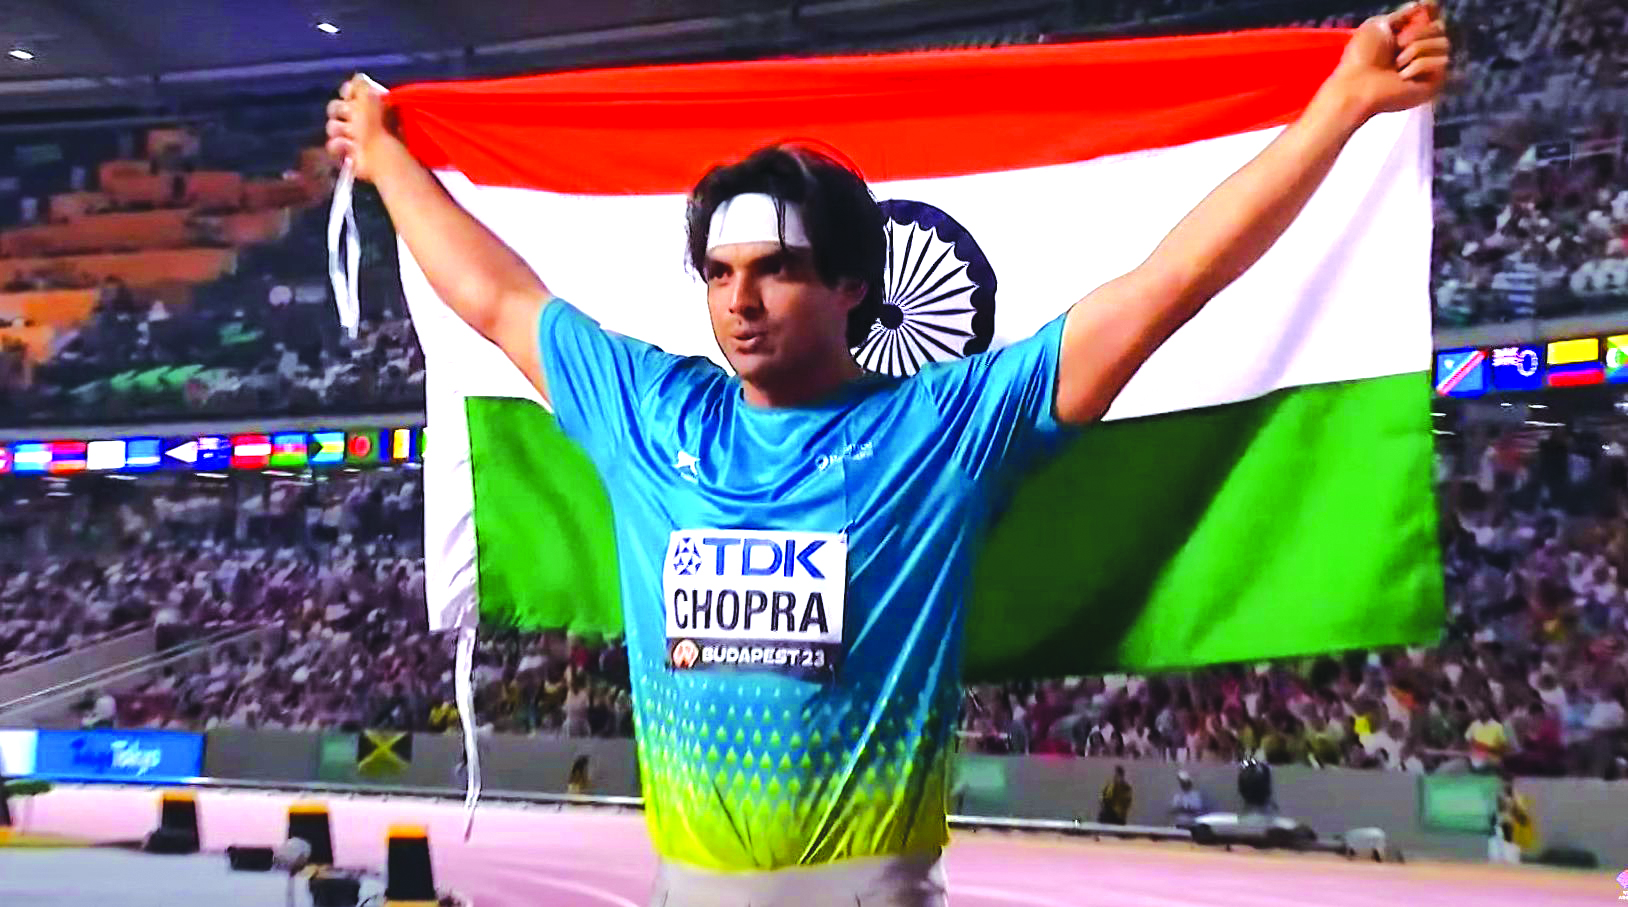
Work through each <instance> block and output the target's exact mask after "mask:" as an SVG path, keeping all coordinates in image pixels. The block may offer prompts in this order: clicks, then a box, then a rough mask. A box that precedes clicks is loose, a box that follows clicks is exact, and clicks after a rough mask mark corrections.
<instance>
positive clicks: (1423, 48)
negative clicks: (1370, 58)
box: [1396, 38, 1449, 69]
mask: <svg viewBox="0 0 1628 907" xmlns="http://www.w3.org/2000/svg"><path fill="white" fill-rule="evenodd" d="M1448 48H1449V45H1448V43H1447V39H1446V38H1426V39H1425V40H1423V41H1415V42H1413V43H1412V44H1409V45H1408V46H1406V47H1404V48H1402V52H1401V53H1399V54H1397V55H1396V65H1397V66H1398V67H1399V68H1402V69H1406V68H1407V65H1408V64H1409V63H1412V62H1413V61H1414V60H1418V59H1422V58H1424V57H1445V56H1447V51H1448Z"/></svg>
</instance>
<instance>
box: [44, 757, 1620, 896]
mask: <svg viewBox="0 0 1628 907" xmlns="http://www.w3.org/2000/svg"><path fill="white" fill-rule="evenodd" d="M296 799H298V798H295V797H293V796H290V795H288V794H272V793H248V792H242V791H201V792H199V794H198V813H199V817H200V819H199V822H200V826H201V828H200V831H201V834H202V838H203V847H204V849H205V850H211V851H221V850H224V849H225V848H226V846H227V845H229V844H239V845H250V846H254V845H275V844H278V843H281V841H282V838H283V834H284V831H285V830H286V828H287V821H288V819H287V815H288V806H289V804H290V803H293V802H294V801H295V800H296ZM326 802H327V804H328V808H329V815H330V817H331V821H332V825H333V834H334V852H335V859H336V861H337V862H338V863H339V864H340V865H342V866H358V867H370V868H374V869H379V868H381V867H382V866H383V865H384V856H385V835H386V831H387V829H388V827H389V826H390V825H393V824H401V823H406V824H414V825H424V826H427V827H428V828H429V836H430V849H431V858H432V860H433V862H434V866H435V876H436V882H437V884H438V885H439V886H441V887H443V888H452V889H454V890H456V891H458V892H460V893H461V894H463V895H464V896H465V897H467V898H469V899H470V900H471V901H472V902H473V904H474V905H475V907H522V905H525V907H532V905H540V904H546V905H551V907H607V905H613V907H644V905H645V904H646V895H647V892H648V887H649V883H650V878H651V876H652V873H653V872H654V868H655V857H654V855H653V854H652V853H651V851H650V847H649V844H648V843H647V841H646V838H645V831H644V821H643V818H642V817H641V816H640V815H638V814H636V813H630V812H623V811H616V810H609V809H590V808H560V807H554V806H513V805H506V804H504V805H500V804H486V805H483V806H482V807H481V808H480V810H479V812H478V813H477V815H476V822H475V833H474V836H473V838H472V839H471V840H470V841H469V842H468V843H467V844H466V843H464V841H463V840H462V831H463V812H462V808H461V806H460V805H459V804H455V803H451V802H442V801H429V800H418V799H411V798H403V799H386V798H378V797H331V798H327V800H326ZM18 812H19V813H20V815H18V816H17V817H16V818H17V819H18V824H19V826H21V829H22V830H23V831H25V832H33V833H38V834H58V835H69V836H73V837H77V838H81V839H88V840H93V841H117V840H130V839H135V838H139V837H141V836H142V835H144V834H146V833H147V832H148V831H150V830H151V829H152V827H153V826H154V825H155V824H156V823H157V819H158V794H157V792H156V791H154V790H152V789H144V788H124V787H119V788H112V787H108V788H91V787H69V788H60V789H58V790H55V791H52V792H51V793H50V794H47V795H45V796H43V797H38V798H33V799H32V800H31V801H29V802H27V803H25V804H24V805H23V806H22V807H21V809H20V810H18ZM947 866H948V872H947V874H948V877H949V882H950V894H951V902H952V904H953V905H954V907H1010V905H1023V907H1099V905H1100V907H1110V905H1111V907H1222V905H1226V907H1231V905H1250V907H1303V905H1327V907H1411V905H1423V907H1448V905H1455V904H1474V905H1477V907H1503V905H1509V907H1517V905H1518V907H1539V905H1543V907H1548V905H1571V904H1577V905H1584V904H1589V905H1601V904H1605V903H1614V902H1616V901H1617V896H1618V895H1619V894H1621V893H1622V890H1621V889H1620V888H1619V887H1618V886H1617V885H1616V883H1615V880H1614V877H1615V875H1616V873H1617V871H1618V870H1619V869H1620V868H1621V867H1602V868H1601V869H1600V870H1597V871H1593V872H1571V871H1558V870H1547V869H1538V868H1534V867H1502V866H1500V867H1493V866H1481V865H1471V864H1446V863H1409V864H1406V865H1394V864H1391V865H1376V864H1373V863H1368V862H1362V861H1355V862H1350V861H1346V860H1342V859H1338V858H1334V857H1325V856H1311V855H1294V854H1265V853H1255V852H1243V851H1239V852H1233V853H1228V852H1225V851H1220V850H1215V849H1205V848H1197V847H1194V846H1191V845H1185V844H1148V843H1131V842H1107V841H1102V842H1094V841H1083V840H1076V839H1062V838H1054V837H1048V836H1033V835H1022V834H1000V833H994V832H977V833H958V834H956V836H955V838H954V840H953V841H952V842H951V845H950V849H949V851H948V858H947Z"/></svg>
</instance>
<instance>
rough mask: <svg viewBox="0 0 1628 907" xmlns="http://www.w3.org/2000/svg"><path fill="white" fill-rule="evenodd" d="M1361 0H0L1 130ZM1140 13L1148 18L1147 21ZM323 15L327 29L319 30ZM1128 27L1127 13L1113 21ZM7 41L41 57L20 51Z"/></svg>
mask: <svg viewBox="0 0 1628 907" xmlns="http://www.w3.org/2000/svg"><path fill="white" fill-rule="evenodd" d="M1354 5H1355V6H1360V5H1362V4H1361V3H1360V2H1357V3H1354V2H1353V0H1153V2H1145V3H1124V2H1100V3H1097V2H1093V3H1080V2H1078V0H816V2H803V0H780V2H763V0H591V2H589V0H277V2H270V3H267V2H259V0H0V124H4V123H6V122H7V121H8V120H9V121H11V122H13V123H15V122H18V120H17V117H18V116H19V115H24V114H25V112H26V113H27V114H34V115H37V114H39V113H41V112H42V111H47V110H66V109H70V108H85V107H103V108H112V107H131V106H134V107H145V108H149V109H151V108H154V107H164V106H170V105H175V104H178V103H184V102H186V101H188V100H189V99H193V98H203V97H220V96H222V95H241V94H244V93H289V92H297V91H304V90H309V89H315V88H331V87H332V86H333V85H334V84H336V82H337V81H338V78H339V77H341V76H343V75H344V74H347V73H349V72H353V71H357V70H362V71H366V72H369V73H371V74H374V75H377V76H379V77H380V78H381V79H384V80H386V81H394V82H401V81H405V80H407V79H413V78H447V77H457V76H477V75H506V74H513V73H516V72H523V71H542V70H551V69H566V68H579V67H584V66H595V65H608V64H615V63H627V62H634V61H657V60H698V59H720V58H724V59H728V58H735V59H739V58H744V57H754V56H771V55H782V54H800V53H815V52H829V51H833V50H861V49H876V48H890V47H892V48H908V47H929V46H960V45H982V44H995V43H1007V42H1011V41H1035V40H1040V39H1042V38H1043V36H1045V35H1048V34H1050V35H1055V34H1063V33H1071V34H1090V33H1092V32H1093V30H1094V29H1096V28H1099V27H1101V26H1104V25H1108V24H1110V22H1111V21H1112V20H1113V19H1119V20H1122V19H1123V18H1124V17H1125V16H1126V15H1127V13H1126V12H1125V10H1145V11H1147V12H1150V13H1153V14H1154V19H1155V21H1154V23H1153V24H1155V25H1157V22H1158V21H1159V20H1164V21H1167V22H1171V21H1180V22H1185V23H1188V25H1189V27H1190V28H1201V29H1207V28H1210V27H1214V26H1216V25H1222V26H1228V27H1238V26H1245V25H1259V24H1268V23H1273V22H1283V21H1288V20H1289V19H1291V18H1302V19H1303V18H1306V17H1311V16H1316V15H1321V14H1323V13H1325V12H1336V11H1341V10H1344V9H1349V8H1351V7H1352V6H1354ZM1145 14H1146V13H1144V15H1145ZM323 22H328V23H332V24H333V25H334V26H336V27H337V29H338V31H337V33H334V34H328V33H325V32H323V31H321V30H319V29H318V28H317V26H318V25H319V24H320V23H323ZM1120 24H1121V25H1123V23H1122V22H1121V23H1120ZM11 51H21V52H23V53H25V54H27V55H32V58H31V59H26V60H23V59H16V58H14V57H13V56H11V54H10V52H11Z"/></svg>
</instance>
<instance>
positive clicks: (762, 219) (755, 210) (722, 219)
mask: <svg viewBox="0 0 1628 907" xmlns="http://www.w3.org/2000/svg"><path fill="white" fill-rule="evenodd" d="M781 209H784V210H785V212H786V228H785V233H784V235H785V242H786V245H787V246H792V247H798V248H804V249H809V248H813V245H814V244H813V243H811V242H809V241H808V234H807V233H806V232H805V231H804V230H803V209H802V206H801V205H795V204H792V203H791V202H783V201H779V200H777V199H775V198H774V197H773V196H770V195H764V194H763V193H761V192H749V193H746V194H745V195H737V196H735V197H734V198H731V199H726V200H725V201H724V203H723V204H721V205H719V206H718V208H717V210H715V211H713V212H712V223H711V224H709V225H708V228H707V251H708V252H710V251H712V250H713V249H716V248H718V247H719V246H728V245H733V244H735V243H747V242H772V243H778V242H780V239H781V229H780V210H781Z"/></svg>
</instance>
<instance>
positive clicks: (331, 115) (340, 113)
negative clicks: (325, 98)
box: [328, 101, 350, 120]
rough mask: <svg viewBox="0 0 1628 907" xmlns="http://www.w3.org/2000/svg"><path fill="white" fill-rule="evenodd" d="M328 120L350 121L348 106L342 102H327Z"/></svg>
mask: <svg viewBox="0 0 1628 907" xmlns="http://www.w3.org/2000/svg"><path fill="white" fill-rule="evenodd" d="M328 119H330V120H348V119H350V105H349V104H347V103H345V102H344V101H329V102H328Z"/></svg>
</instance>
